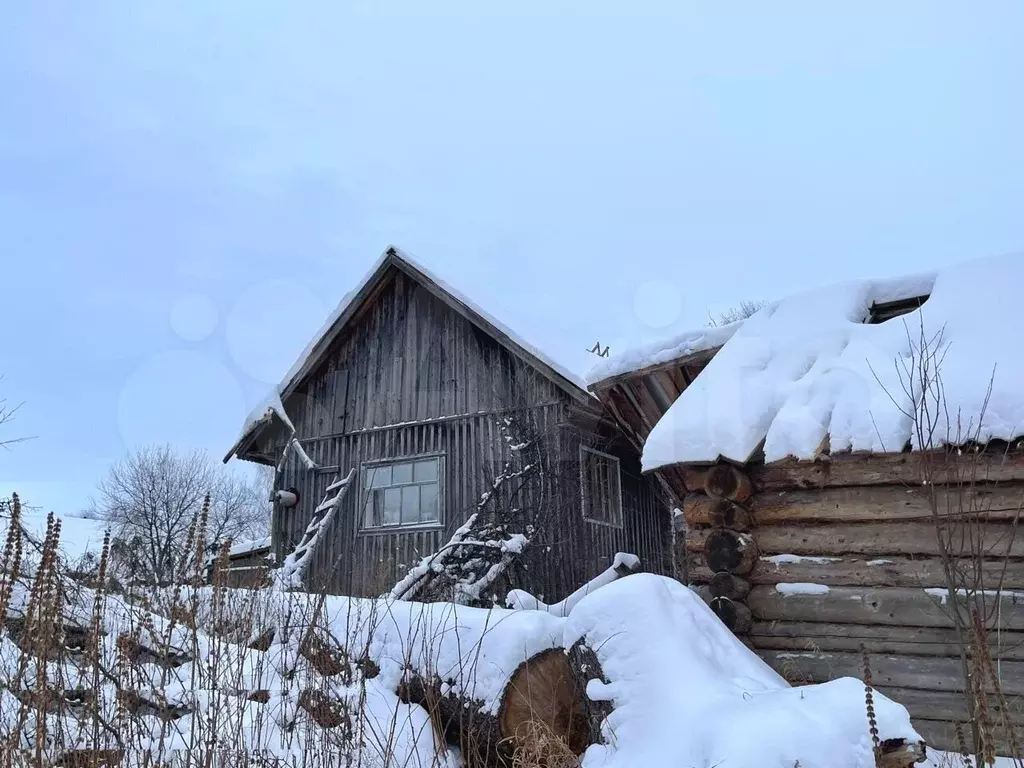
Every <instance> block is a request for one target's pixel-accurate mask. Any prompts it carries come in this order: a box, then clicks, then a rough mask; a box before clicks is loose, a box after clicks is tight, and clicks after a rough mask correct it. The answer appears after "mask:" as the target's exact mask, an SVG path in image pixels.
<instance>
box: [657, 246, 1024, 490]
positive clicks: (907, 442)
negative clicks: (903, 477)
mask: <svg viewBox="0 0 1024 768" xmlns="http://www.w3.org/2000/svg"><path fill="white" fill-rule="evenodd" d="M1022 288H1024V256H1022V255H1011V256H1003V257H995V258H988V259H982V260H978V261H974V262H970V263H967V264H961V265H957V266H954V267H950V268H946V269H943V270H941V271H939V272H937V273H932V274H926V275H918V276H914V277H910V278H903V279H891V280H875V281H870V280H869V281H859V282H852V283H846V284H842V285H836V286H831V287H828V288H823V289H819V290H813V291H808V292H806V293H803V294H799V295H797V296H793V297H791V298H788V299H784V300H782V301H779V302H776V303H774V304H771V305H769V306H767V307H765V308H763V309H762V310H760V311H759V312H757V313H756V314H755V315H753V316H752V317H750V318H748V319H747V320H745V321H744V322H743V324H742V326H741V327H740V328H738V329H737V330H736V332H735V333H734V334H733V335H732V337H731V338H730V339H729V340H728V341H726V342H725V344H724V345H723V346H722V348H721V349H720V350H719V351H718V352H717V354H715V356H714V357H713V359H712V360H711V361H710V362H709V363H708V364H707V366H706V368H705V369H704V370H703V371H702V372H701V374H700V375H699V376H698V377H697V378H696V380H694V381H693V383H692V384H691V385H690V386H689V387H687V388H686V389H685V391H683V392H682V394H681V395H680V396H679V398H678V399H677V400H676V401H675V402H674V403H673V404H672V406H671V407H670V408H669V409H668V410H667V411H666V413H665V415H664V416H663V417H662V418H661V419H660V420H659V421H658V423H657V424H656V425H655V427H654V429H653V430H651V433H650V435H649V436H648V439H647V440H646V442H645V444H644V451H643V467H644V470H645V471H650V470H654V469H663V468H666V467H671V466H674V465H681V464H701V463H709V462H714V461H717V460H722V459H725V460H730V461H734V462H739V463H745V462H748V461H750V460H752V459H753V458H755V457H759V456H761V454H762V452H763V458H764V461H766V462H772V461H776V460H780V459H785V458H795V459H812V458H815V457H816V456H818V455H820V454H822V453H827V452H831V453H839V452H846V451H855V452H872V453H894V452H898V451H902V450H904V449H906V448H907V447H910V448H912V449H915V450H917V449H923V448H932V447H939V446H941V445H958V444H963V443H967V442H980V443H985V442H988V441H990V440H1007V441H1012V440H1014V439H1016V438H1018V437H1020V436H1021V435H1024V390H1022V389H1021V385H1020V382H1021V381H1022V380H1024V342H1022V340H1021V335H1020V331H1019V330H1018V328H1017V324H1016V322H1015V320H1014V318H1013V314H1014V310H1015V308H1016V307H1017V306H1019V304H1020V293H1021V289H1022ZM915 307H916V308H915ZM873 309H874V322H872V314H873V313H872V310H873ZM886 313H889V316H888V317H886V316H884V315H885V314H886ZM999 313H1004V315H1005V316H1004V317H1003V319H1002V320H1000V319H999Z"/></svg>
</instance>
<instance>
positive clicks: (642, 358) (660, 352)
mask: <svg viewBox="0 0 1024 768" xmlns="http://www.w3.org/2000/svg"><path fill="white" fill-rule="evenodd" d="M742 324H743V321H742V320H737V321H736V322H733V323H727V324H725V325H719V326H710V327H706V328H697V329H695V330H689V331H684V332H683V333H679V334H676V335H674V336H670V337H668V338H666V339H658V340H657V341H652V342H648V343H646V344H639V345H637V346H635V347H630V348H628V349H627V350H626V351H624V352H622V353H621V354H618V355H614V356H611V357H608V358H606V359H604V360H602V361H601V362H599V363H597V364H595V365H594V366H593V367H592V368H591V369H590V370H589V371H587V375H586V380H587V384H588V385H593V384H597V383H598V382H601V381H604V380H605V379H610V378H612V377H613V376H621V375H622V374H625V373H633V372H634V371H639V370H641V369H643V368H650V367H651V366H654V365H660V364H662V363H668V362H671V361H673V360H678V359H679V358H681V357H686V356H687V355H693V354H696V353H698V352H706V351H707V350H709V349H714V348H715V347H720V346H722V345H723V344H725V342H727V341H728V340H729V339H731V338H732V336H733V334H734V333H736V331H737V330H738V329H739V327H740V326H741V325H742Z"/></svg>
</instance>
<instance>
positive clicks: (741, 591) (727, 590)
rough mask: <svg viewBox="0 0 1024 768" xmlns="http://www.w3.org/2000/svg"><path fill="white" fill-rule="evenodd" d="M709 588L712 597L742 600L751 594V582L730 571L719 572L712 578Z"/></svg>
mask: <svg viewBox="0 0 1024 768" xmlns="http://www.w3.org/2000/svg"><path fill="white" fill-rule="evenodd" d="M708 587H709V588H710V591H711V596H712V597H727V598H729V599H730V600H742V599H743V598H745V597H746V596H747V595H748V594H749V593H750V582H749V581H747V580H746V579H743V578H740V577H739V576H736V575H735V574H732V573H729V572H728V571H719V572H718V573H716V574H714V575H713V576H712V577H711V580H710V581H709V582H708Z"/></svg>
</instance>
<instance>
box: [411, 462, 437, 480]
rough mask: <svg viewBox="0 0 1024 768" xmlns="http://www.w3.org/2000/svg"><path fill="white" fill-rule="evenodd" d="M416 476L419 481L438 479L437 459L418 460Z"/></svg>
mask: <svg viewBox="0 0 1024 768" xmlns="http://www.w3.org/2000/svg"><path fill="white" fill-rule="evenodd" d="M414 472H415V477H414V478H413V479H415V480H416V482H417V483H422V482H429V481H431V480H437V459H427V460H426V461H417V462H416V465H415V470H414Z"/></svg>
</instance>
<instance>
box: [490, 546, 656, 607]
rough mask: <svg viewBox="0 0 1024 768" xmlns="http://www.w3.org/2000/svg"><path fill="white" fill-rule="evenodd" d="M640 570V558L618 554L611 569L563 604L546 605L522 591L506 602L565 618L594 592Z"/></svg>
mask: <svg viewBox="0 0 1024 768" xmlns="http://www.w3.org/2000/svg"><path fill="white" fill-rule="evenodd" d="M639 570H640V558H638V557H637V556H636V555H630V554H627V553H625V552H617V553H616V554H615V559H614V560H613V561H612V565H611V567H609V568H607V569H606V570H604V571H602V572H601V573H599V574H598V575H597V576H595V577H594V578H593V579H591V580H590V581H588V582H587V583H586V584H584V585H583V586H582V587H580V588H579V589H577V590H576V591H575V592H573V593H572V594H571V595H569V596H568V597H567V598H565V599H564V600H562V601H561V602H558V603H555V604H554V605H546V604H544V603H542V602H541V601H540V600H538V599H537V598H536V597H534V596H533V595H531V594H530V593H529V592H526V591H524V590H522V589H512V590H509V593H508V597H507V599H506V601H507V604H508V607H509V608H511V609H513V610H521V611H547V612H548V613H550V614H551V615H552V616H559V617H562V618H564V617H566V616H568V615H569V611H571V610H572V609H573V607H574V606H575V605H576V604H577V603H579V601H580V600H582V599H583V598H584V597H586V596H587V595H589V594H590V593H591V592H593V591H594V590H596V589H600V588H601V587H603V586H605V585H607V584H611V583H612V582H613V581H615V580H617V579H621V578H623V577H624V576H629V575H630V574H632V573H636V572H637V571H639Z"/></svg>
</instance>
